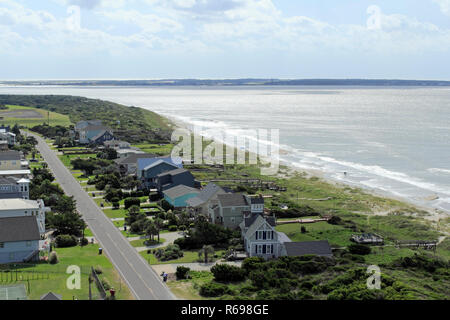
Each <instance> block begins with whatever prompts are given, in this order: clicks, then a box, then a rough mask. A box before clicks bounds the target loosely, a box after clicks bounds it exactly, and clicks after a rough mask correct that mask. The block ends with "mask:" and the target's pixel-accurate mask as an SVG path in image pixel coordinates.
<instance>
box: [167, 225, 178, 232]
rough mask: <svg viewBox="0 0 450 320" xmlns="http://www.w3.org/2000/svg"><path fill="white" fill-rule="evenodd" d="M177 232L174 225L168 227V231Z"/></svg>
mask: <svg viewBox="0 0 450 320" xmlns="http://www.w3.org/2000/svg"><path fill="white" fill-rule="evenodd" d="M177 230H178V227H177V226H175V225H171V226H169V231H177Z"/></svg>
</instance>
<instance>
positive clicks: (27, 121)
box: [0, 105, 72, 128]
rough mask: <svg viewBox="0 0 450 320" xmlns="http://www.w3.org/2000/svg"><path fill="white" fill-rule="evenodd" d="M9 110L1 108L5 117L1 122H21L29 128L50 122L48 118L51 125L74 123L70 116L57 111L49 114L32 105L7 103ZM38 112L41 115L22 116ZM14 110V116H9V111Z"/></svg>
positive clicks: (1, 115)
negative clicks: (23, 105)
mask: <svg viewBox="0 0 450 320" xmlns="http://www.w3.org/2000/svg"><path fill="white" fill-rule="evenodd" d="M7 107H8V109H7V110H0V117H3V119H2V120H0V124H4V125H11V126H13V125H15V124H16V123H17V124H20V125H21V126H25V127H28V128H31V127H34V126H36V125H40V124H42V123H44V122H45V123H48V119H50V125H51V126H57V125H59V126H69V125H71V124H72V122H71V121H70V120H69V117H68V116H65V115H62V114H59V113H56V112H50V113H49V114H47V111H46V110H42V109H38V108H32V107H22V106H15V105H7ZM30 111H33V112H36V113H38V114H39V116H36V117H25V116H21V114H24V115H25V114H26V113H27V112H30ZM9 112H14V113H15V114H14V115H12V116H9V115H8V114H7V113H9Z"/></svg>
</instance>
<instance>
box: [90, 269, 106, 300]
mask: <svg viewBox="0 0 450 320" xmlns="http://www.w3.org/2000/svg"><path fill="white" fill-rule="evenodd" d="M91 275H92V278H93V279H94V281H95V284H96V286H97V289H98V291H99V293H100V297H101V299H102V300H105V299H106V290H105V288H104V287H103V284H102V282H101V281H100V279H99V277H98V275H97V273H96V272H95V270H94V267H91Z"/></svg>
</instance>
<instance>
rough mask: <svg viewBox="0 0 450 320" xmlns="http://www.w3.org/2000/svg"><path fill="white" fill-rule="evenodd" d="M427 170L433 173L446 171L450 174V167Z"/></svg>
mask: <svg viewBox="0 0 450 320" xmlns="http://www.w3.org/2000/svg"><path fill="white" fill-rule="evenodd" d="M427 171H428V172H431V173H446V174H450V169H441V168H429V169H427Z"/></svg>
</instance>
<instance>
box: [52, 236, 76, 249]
mask: <svg viewBox="0 0 450 320" xmlns="http://www.w3.org/2000/svg"><path fill="white" fill-rule="evenodd" d="M55 243H56V247H58V248H67V247H74V246H76V245H77V243H78V241H77V238H76V237H75V236H72V235H69V234H60V235H59V236H57V237H56V238H55Z"/></svg>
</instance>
